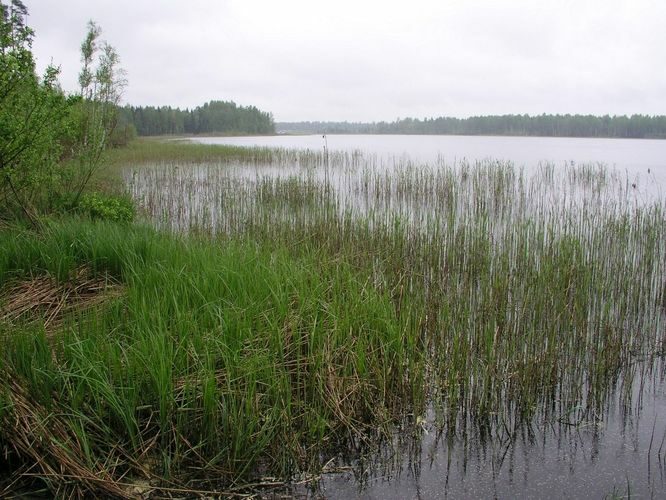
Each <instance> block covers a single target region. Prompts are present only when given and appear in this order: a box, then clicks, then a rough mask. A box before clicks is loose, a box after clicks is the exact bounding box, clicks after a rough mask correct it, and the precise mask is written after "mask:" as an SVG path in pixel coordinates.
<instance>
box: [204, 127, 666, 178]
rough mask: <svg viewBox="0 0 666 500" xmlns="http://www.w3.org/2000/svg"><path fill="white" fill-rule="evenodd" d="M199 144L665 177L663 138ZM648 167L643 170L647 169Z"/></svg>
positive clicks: (298, 138) (381, 138)
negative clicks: (600, 167) (593, 167)
mask: <svg viewBox="0 0 666 500" xmlns="http://www.w3.org/2000/svg"><path fill="white" fill-rule="evenodd" d="M191 140H192V141H195V142H200V143H203V144H230V145H235V146H260V147H280V148H296V149H311V150H322V149H323V148H324V147H325V145H326V144H327V145H328V148H329V149H330V150H341V151H354V150H360V151H363V152H364V153H370V154H376V155H378V156H380V157H382V158H384V159H390V158H401V157H404V156H408V157H409V158H411V159H412V160H414V161H417V162H423V163H429V162H434V161H436V160H443V161H444V162H447V163H454V162H456V161H459V160H461V159H463V158H465V159H467V160H469V161H476V160H483V159H487V158H492V159H493V160H503V161H510V162H513V163H514V164H515V165H516V166H519V167H520V166H525V167H528V168H529V167H533V166H535V165H538V164H539V163H543V162H550V163H555V164H556V165H561V164H564V163H568V164H570V163H571V162H574V163H589V162H593V163H603V164H604V165H606V166H608V167H611V168H615V169H618V170H622V171H624V170H626V171H627V173H628V174H629V175H630V176H631V177H634V176H642V177H649V178H650V179H653V180H654V181H655V182H658V183H659V184H660V185H663V184H664V182H666V140H648V139H593V138H565V137H504V136H446V135H445V136H442V135H326V138H325V139H324V137H323V136H321V135H293V136H289V135H276V136H261V137H200V138H195V139H191ZM648 170H649V172H648Z"/></svg>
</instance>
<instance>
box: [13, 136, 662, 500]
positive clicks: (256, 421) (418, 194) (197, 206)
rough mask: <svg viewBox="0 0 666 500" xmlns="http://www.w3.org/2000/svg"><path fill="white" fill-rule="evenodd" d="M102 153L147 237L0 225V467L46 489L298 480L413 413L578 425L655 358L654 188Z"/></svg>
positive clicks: (445, 422)
mask: <svg viewBox="0 0 666 500" xmlns="http://www.w3.org/2000/svg"><path fill="white" fill-rule="evenodd" d="M112 165H113V167H112V169H111V170H110V172H115V173H116V175H118V176H119V177H122V178H123V179H124V182H125V185H126V189H127V192H128V193H129V195H130V196H132V198H133V199H134V200H135V202H136V203H137V205H138V207H139V210H140V211H141V213H142V214H144V217H146V219H147V221H148V222H149V223H150V224H151V226H157V227H158V228H159V230H157V229H154V228H152V227H149V226H148V225H140V224H135V225H130V224H111V223H108V222H103V221H91V220H85V219H76V218H71V217H70V218H64V219H60V220H54V221H51V222H49V223H47V224H46V226H45V227H44V229H42V230H41V231H40V232H39V233H36V232H25V231H19V230H9V229H8V230H4V231H3V233H2V239H1V240H0V294H2V295H0V308H2V313H0V315H1V316H2V318H3V319H2V320H0V333H1V334H2V343H3V349H2V351H1V354H0V362H1V363H2V365H0V370H2V373H3V382H2V383H0V419H2V430H0V446H1V447H2V449H4V450H5V453H2V454H0V457H1V458H0V460H4V462H5V465H7V464H8V465H9V466H10V467H12V468H14V469H16V470H24V471H26V472H27V471H30V472H31V473H35V474H37V475H39V477H41V478H42V479H43V481H45V482H46V484H47V485H48V486H49V488H50V489H51V491H66V490H67V489H68V488H70V489H71V488H83V490H85V489H88V490H92V491H97V492H102V493H106V494H114V495H117V496H122V495H128V494H129V493H128V491H129V490H128V489H127V488H128V487H126V486H125V485H126V484H130V483H137V482H138V483H140V482H141V481H146V480H152V481H157V482H159V485H160V486H161V487H163V488H175V489H174V490H168V489H164V490H163V493H165V494H166V493H167V492H168V491H176V490H177V489H178V488H186V487H194V486H192V485H196V487H197V488H203V489H206V488H213V489H218V490H219V489H227V491H228V488H233V487H235V486H237V485H239V484H243V483H247V482H251V481H252V480H256V478H257V477H265V476H269V475H270V476H277V477H279V478H282V479H288V478H289V477H292V475H293V474H295V473H298V472H311V473H312V472H314V473H316V472H318V471H319V470H320V469H321V467H322V466H323V465H324V464H326V463H327V462H328V459H329V458H330V457H335V456H343V455H348V454H349V453H350V452H351V451H352V450H358V449H360V448H363V447H369V448H372V447H373V446H376V445H378V443H381V442H382V437H383V438H386V437H389V438H390V436H392V435H393V433H394V432H396V431H397V430H398V429H402V434H403V435H410V436H412V435H414V436H416V437H418V432H419V428H420V427H419V425H420V423H422V422H423V418H424V416H425V415H426V413H427V412H429V411H430V413H432V414H434V415H435V419H436V422H437V424H438V426H439V427H440V429H441V430H443V431H446V432H465V433H480V434H481V435H490V436H495V437H498V438H501V439H503V437H506V436H512V435H515V434H516V433H517V432H519V430H520V429H521V428H522V426H524V425H530V424H531V423H532V422H540V423H549V424H550V425H558V423H559V424H561V425H569V424H568V422H569V419H571V418H575V419H576V421H577V422H581V421H586V419H589V420H594V419H595V418H598V416H599V415H603V413H604V408H605V402H606V401H607V398H608V394H609V392H610V391H611V390H612V389H613V388H614V385H615V384H616V383H618V381H620V382H621V383H623V384H625V385H626V386H627V387H628V386H630V385H631V381H632V379H633V378H634V377H635V376H640V375H641V373H643V372H644V371H649V370H650V369H651V368H650V367H651V364H650V360H652V359H654V358H656V357H658V356H660V355H661V353H662V350H663V340H664V328H663V323H662V312H663V306H664V289H663V288H664V285H663V283H664V276H665V270H664V266H665V265H666V259H665V254H666V249H665V247H664V241H666V234H664V233H665V231H666V227H665V225H664V211H663V202H661V201H658V202H654V203H645V204H641V205H639V204H637V203H636V202H635V200H634V199H632V198H631V196H632V191H631V189H632V188H631V187H630V186H629V185H628V183H626V182H624V181H623V180H622V179H621V178H618V177H616V176H615V175H614V174H612V173H610V172H608V171H606V170H605V169H603V168H600V167H597V166H585V167H577V168H575V169H568V170H562V171H558V170H557V169H555V168H554V167H552V166H546V167H543V168H541V169H539V170H538V171H536V172H535V173H534V174H533V175H527V174H526V173H525V172H523V171H521V170H520V169H516V168H515V167H513V166H512V165H507V164H503V163H499V162H482V163H478V164H471V165H470V164H466V163H464V164H460V165H453V166H446V165H437V166H436V168H434V167H431V166H415V165H411V164H407V163H400V164H397V165H392V166H391V168H392V170H388V169H387V168H385V167H386V166H385V165H379V164H378V160H377V159H376V158H363V157H362V156H361V155H359V154H346V153H339V154H337V153H331V154H329V155H323V154H321V153H318V152H295V151H285V150H267V149H253V150H246V149H239V148H229V147H219V146H200V145H189V144H180V143H156V142H150V141H142V142H138V143H136V144H134V145H132V146H131V147H129V148H127V149H124V150H120V151H118V152H116V154H115V157H114V158H113V159H112ZM378 167H380V168H378ZM114 169H115V170H114ZM30 290H32V291H30ZM36 290H39V291H40V292H39V293H37V291H36ZM20 293H25V294H26V297H27V299H26V301H24V302H21V301H19V300H17V297H19V295H20ZM40 296H43V297H50V299H49V300H46V301H45V300H41V301H40V300H38V297H40ZM65 296H66V297H67V300H62V301H59V300H60V299H62V298H63V297H65ZM53 297H55V298H53ZM29 298H32V299H33V302H32V303H31V302H30V300H28V299H29ZM74 299H76V300H78V302H76V301H75V300H74ZM73 301H74V302H76V304H77V306H76V307H66V303H68V304H71V303H72V302H73ZM61 302H62V304H63V305H62V306H61V307H59V305H58V304H60V303H61ZM16 303H19V304H22V306H21V307H22V308H18V307H17V306H15V304H16ZM53 304H55V305H53ZM17 310H18V311H19V312H21V314H19V313H17V312H16V311H17ZM343 462H344V460H343ZM336 463H337V462H336ZM22 467H24V469H21V468H22ZM213 478H214V479H215V482H213ZM190 481H196V482H195V483H192V482H190ZM1 487H2V485H0V488H1ZM59 488H60V490H59ZM83 490H80V491H83ZM0 491H2V490H0ZM72 491H73V490H72Z"/></svg>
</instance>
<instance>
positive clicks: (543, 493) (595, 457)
mask: <svg viewBox="0 0 666 500" xmlns="http://www.w3.org/2000/svg"><path fill="white" fill-rule="evenodd" d="M192 140H193V141H195V142H200V143H206V144H229V145H237V146H248V147H251V146H263V147H280V148H289V149H310V150H315V151H323V150H324V148H325V147H327V148H328V149H329V150H330V151H346V152H350V151H362V152H363V153H364V157H365V158H371V157H375V158H377V159H378V164H379V166H380V168H381V167H383V166H388V167H390V166H391V165H392V164H398V163H399V164H402V165H404V163H405V161H410V162H413V163H414V164H416V165H418V164H428V165H435V166H436V165H438V164H441V163H446V164H457V163H459V162H461V161H463V160H466V161H469V162H475V161H480V160H487V159H489V158H492V159H495V160H502V161H509V162H512V163H513V164H514V165H515V166H516V167H519V168H522V169H525V170H527V171H530V170H534V169H536V167H538V166H539V165H543V164H552V165H554V166H555V167H559V166H562V167H568V166H571V165H572V164H573V165H580V164H588V163H593V164H603V165H606V166H607V167H608V168H609V169H611V170H616V171H618V172H619V173H620V174H621V175H623V176H626V178H627V183H628V186H629V190H628V191H629V192H630V193H632V194H631V196H635V197H636V199H639V198H640V199H641V200H643V201H645V200H646V199H652V200H654V199H655V198H657V199H662V200H663V198H664V193H665V192H666V191H665V189H666V141H658V140H622V139H571V138H533V137H477V136H474V137H467V136H389V135H381V136H372V135H328V136H326V137H325V138H324V137H322V136H321V135H310V136H270V137H223V138H218V137H207V138H197V139H192ZM258 172H259V171H252V172H251V173H250V174H249V175H250V176H251V177H259V176H260V175H264V174H265V173H268V175H280V173H279V172H280V170H279V169H278V170H276V171H275V172H272V171H270V170H263V171H260V172H263V173H258ZM271 172H272V174H271ZM197 175H199V176H202V175H203V177H204V179H206V180H207V179H209V178H210V177H209V176H210V175H211V174H210V173H209V172H207V171H205V170H202V171H201V172H199V173H198V174H197ZM288 175H291V174H288ZM634 184H635V187H634V188H633V190H632V189H631V187H632V186H633V185H634ZM341 187H342V185H341ZM343 189H344V188H343ZM634 191H635V195H634V194H633V192H634ZM636 366H637V367H639V368H637V370H638V371H639V372H640V373H639V376H636V378H635V379H634V380H633V381H632V382H631V383H630V384H628V387H629V389H628V390H627V388H626V387H627V386H625V388H624V389H619V388H618V390H611V394H610V395H609V397H608V402H607V404H606V406H605V409H604V410H603V411H602V412H600V413H599V414H598V415H597V416H596V417H595V418H592V419H590V418H587V419H585V420H584V421H582V420H581V421H580V422H579V421H577V420H576V418H574V415H573V414H572V419H571V421H562V420H549V419H548V418H547V417H546V416H543V418H540V417H539V416H538V415H537V418H535V419H534V420H533V422H532V423H531V424H529V425H527V426H525V427H524V428H522V429H521V432H520V433H518V434H513V435H503V434H502V429H496V431H498V432H497V434H496V435H494V436H491V437H490V439H487V438H484V439H481V438H480V437H479V436H470V435H467V434H465V433H461V434H457V435H454V436H442V435H440V434H438V431H437V426H436V425H435V423H434V421H433V420H432V419H430V418H428V419H426V420H425V421H424V422H423V432H422V433H421V434H420V435H419V436H416V438H415V439H411V440H409V439H407V440H404V441H402V442H400V443H397V442H396V443H392V444H390V445H386V446H385V447H384V448H383V449H382V450H381V451H380V452H379V455H380V456H379V458H378V457H376V456H375V457H368V456H358V457H355V458H352V459H349V457H339V458H338V459H337V460H334V461H333V462H332V465H333V466H335V467H334V468H336V470H337V472H336V473H330V474H324V475H323V476H322V478H321V480H320V481H318V483H317V487H316V488H315V489H314V490H309V489H307V488H306V487H300V486H295V487H294V489H293V490H291V493H292V494H295V495H299V496H300V495H305V496H313V497H320V496H323V497H325V498H340V499H342V498H401V499H402V498H454V499H455V498H581V497H589V498H625V497H632V498H664V497H666V384H664V376H665V374H666V370H665V368H664V366H663V364H661V363H657V364H656V365H655V366H645V364H644V363H641V362H640V360H637V361H636ZM618 385H619V383H618ZM398 441H400V439H398Z"/></svg>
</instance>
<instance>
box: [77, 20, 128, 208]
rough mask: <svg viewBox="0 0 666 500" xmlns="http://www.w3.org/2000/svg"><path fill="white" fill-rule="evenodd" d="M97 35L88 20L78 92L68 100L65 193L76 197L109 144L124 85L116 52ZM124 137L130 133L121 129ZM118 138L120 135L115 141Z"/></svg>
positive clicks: (97, 166)
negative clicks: (69, 146) (68, 143)
mask: <svg viewBox="0 0 666 500" xmlns="http://www.w3.org/2000/svg"><path fill="white" fill-rule="evenodd" d="M101 34H102V30H101V28H100V27H99V26H97V25H96V24H95V23H94V22H93V21H90V22H89V23H88V33H87V35H86V37H85V39H84V41H83V43H82V44H81V60H82V62H83V67H82V69H81V73H80V75H79V83H80V85H81V92H80V95H79V96H77V97H76V98H74V99H72V100H71V102H72V106H71V108H72V109H71V114H70V127H69V129H68V132H69V136H70V137H69V142H70V143H71V144H72V149H71V160H72V161H71V162H70V163H69V168H70V172H69V173H70V176H69V178H68V182H67V183H66V190H67V191H71V192H75V193H76V196H77V197H78V196H80V195H81V193H82V192H83V190H84V189H85V186H86V185H87V184H88V182H89V181H90V178H91V177H92V175H93V174H94V173H95V172H96V171H97V170H98V169H99V168H100V166H101V165H102V162H103V155H104V152H105V151H106V149H107V147H108V146H109V145H111V144H112V141H113V139H112V137H113V133H114V130H115V128H116V124H117V110H118V103H119V102H120V98H121V95H122V91H123V88H124V87H125V85H126V81H125V78H124V71H123V70H122V69H121V68H120V66H119V65H120V59H119V56H118V53H117V52H116V50H115V49H114V48H113V47H112V46H111V45H109V44H108V43H107V42H104V41H102V40H100V36H101ZM128 134H131V131H130V130H125V135H128ZM121 138H122V135H120V136H119V138H118V139H117V140H120V139H121ZM121 142H122V141H121Z"/></svg>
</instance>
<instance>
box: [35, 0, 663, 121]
mask: <svg viewBox="0 0 666 500" xmlns="http://www.w3.org/2000/svg"><path fill="white" fill-rule="evenodd" d="M24 3H25V4H26V5H27V7H28V9H29V11H30V17H29V24H30V25H31V26H32V27H33V29H34V30H35V32H36V35H35V42H34V46H33V48H34V52H35V55H36V56H37V59H38V66H39V67H40V68H43V67H44V66H45V65H46V64H48V63H49V62H51V61H52V62H53V63H55V64H56V65H59V66H61V69H62V73H61V82H62V84H63V87H64V88H65V89H66V90H71V91H74V90H76V86H77V84H76V79H77V74H78V71H79V68H80V57H79V46H80V43H81V40H82V39H83V36H84V34H85V31H86V23H87V21H88V20H89V19H93V20H94V21H96V22H97V23H98V24H99V25H100V26H101V27H102V29H103V38H104V39H105V40H107V41H108V42H109V43H110V44H111V45H113V46H114V47H116V49H117V50H118V52H119V54H120V56H121V60H122V66H123V68H124V69H125V70H126V72H127V79H128V86H127V89H126V91H125V97H124V101H125V102H126V103H130V104H134V105H171V106H178V107H182V108H184V107H195V106H197V105H200V104H203V103H204V102H206V101H209V100H212V99H219V100H233V101H235V102H236V103H238V104H242V105H250V104H251V105H256V106H257V107H259V108H260V109H262V110H265V111H270V112H272V113H273V114H274V116H275V119H276V121H300V120H350V121H378V120H389V121H390V120H394V119H396V118H398V117H402V118H404V117H407V116H411V117H419V118H423V117H432V116H459V117H465V116H471V115H479V114H506V113H529V114H540V113H543V112H545V113H585V114H587V113H591V114H606V113H608V114H611V115H612V114H633V113H643V114H666V28H665V27H664V26H665V24H666V0H594V1H593V0H432V1H426V0H403V1H392V0H381V1H374V0H372V1H368V0H334V1H328V2H322V1H318V0H279V1H278V0H264V1H259V0H179V1H175V0H174V1H171V0H160V1H157V0H24Z"/></svg>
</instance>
